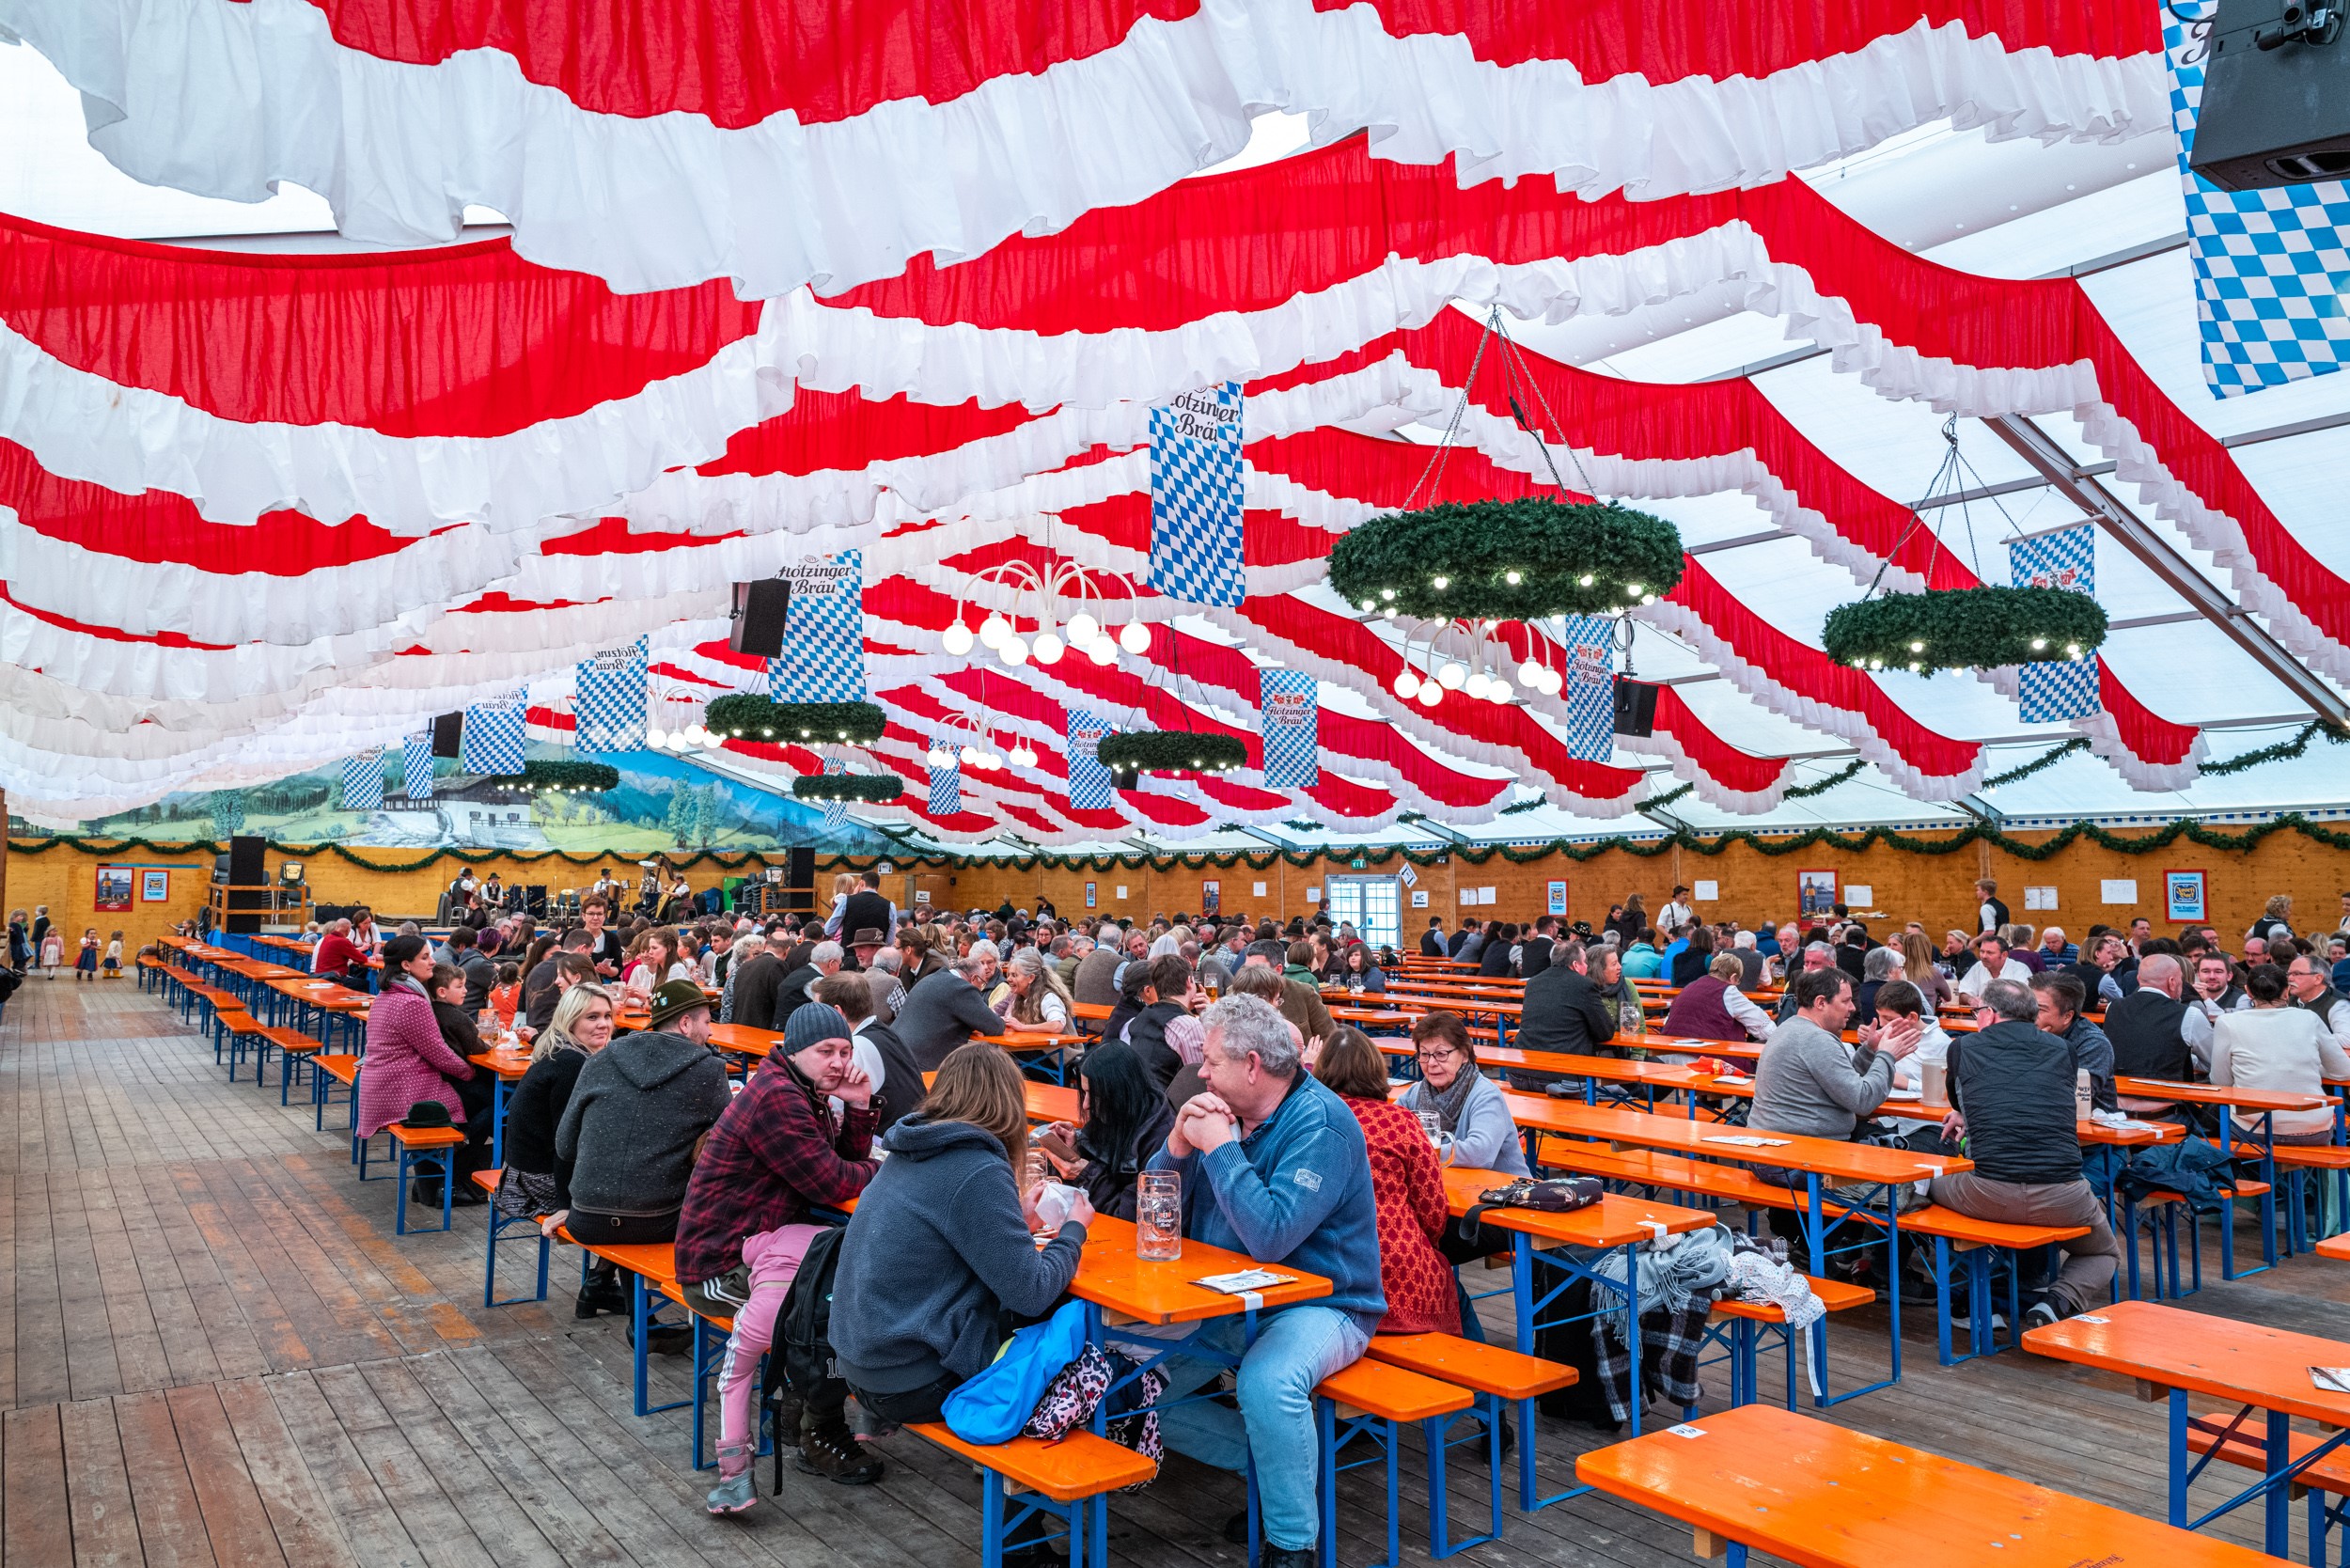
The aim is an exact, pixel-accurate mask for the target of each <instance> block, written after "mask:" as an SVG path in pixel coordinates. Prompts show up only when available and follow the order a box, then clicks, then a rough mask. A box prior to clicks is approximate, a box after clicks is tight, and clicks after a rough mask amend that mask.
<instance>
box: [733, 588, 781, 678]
mask: <svg viewBox="0 0 2350 1568" xmlns="http://www.w3.org/2000/svg"><path fill="white" fill-rule="evenodd" d="M790 609H791V584H790V583H787V582H785V581H784V580H783V579H782V578H780V577H761V578H760V579H759V580H758V581H756V582H749V583H737V584H735V585H734V619H733V621H732V623H731V624H730V625H729V627H728V628H727V647H729V649H731V650H733V651H735V652H737V653H753V654H758V655H760V656H761V657H764V658H770V659H772V658H774V657H775V656H776V654H778V653H781V652H782V651H783V622H784V617H785V615H786V613H787V612H788V611H789V610H790Z"/></svg>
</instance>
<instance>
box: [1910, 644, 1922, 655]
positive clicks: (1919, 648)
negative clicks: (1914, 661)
mask: <svg viewBox="0 0 2350 1568" xmlns="http://www.w3.org/2000/svg"><path fill="white" fill-rule="evenodd" d="M1909 651H1911V652H1912V653H1923V652H1924V651H1926V645H1925V644H1924V643H1922V642H1913V643H1911V644H1910V645H1909Z"/></svg>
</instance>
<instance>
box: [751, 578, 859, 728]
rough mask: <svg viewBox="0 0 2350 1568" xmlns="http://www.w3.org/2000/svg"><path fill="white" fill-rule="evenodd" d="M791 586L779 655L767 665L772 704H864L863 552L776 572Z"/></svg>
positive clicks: (768, 686)
mask: <svg viewBox="0 0 2350 1568" xmlns="http://www.w3.org/2000/svg"><path fill="white" fill-rule="evenodd" d="M776 576H778V577H781V578H782V579H783V580H784V581H786V582H788V583H790V584H791V607H790V608H789V609H788V610H787V611H786V612H785V614H784V618H783V652H782V653H781V654H780V655H778V656H777V657H776V658H772V659H769V660H768V661H767V695H768V697H769V698H772V699H773V700H775V701H777V702H862V701H864V700H865V552H864V551H862V550H841V551H838V552H836V553H835V554H832V555H829V556H810V557H807V559H805V560H797V561H793V562H792V563H791V565H789V566H787V567H785V568H784V569H783V570H782V571H781V572H777V573H776Z"/></svg>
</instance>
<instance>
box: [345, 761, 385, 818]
mask: <svg viewBox="0 0 2350 1568" xmlns="http://www.w3.org/2000/svg"><path fill="white" fill-rule="evenodd" d="M343 809H344V810H346V811H381V810H383V809H384V753H383V751H382V750H381V749H378V750H374V751H363V752H361V753H359V755H358V756H356V757H346V758H344V759H343Z"/></svg>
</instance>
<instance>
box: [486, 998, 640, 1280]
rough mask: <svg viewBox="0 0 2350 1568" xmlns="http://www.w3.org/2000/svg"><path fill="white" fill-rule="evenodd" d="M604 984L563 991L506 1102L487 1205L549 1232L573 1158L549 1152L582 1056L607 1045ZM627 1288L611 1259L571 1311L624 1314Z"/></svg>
mask: <svg viewBox="0 0 2350 1568" xmlns="http://www.w3.org/2000/svg"><path fill="white" fill-rule="evenodd" d="M617 1005H618V1003H617V1000H616V998H615V997H614V996H613V994H612V990H611V988H610V987H609V986H605V985H602V984H599V983H597V982H595V981H592V980H583V981H581V982H580V983H578V984H576V985H573V986H572V988H571V989H570V990H568V991H566V992H564V993H563V997H562V1000H560V1001H558V1002H556V1004H555V1017H554V1019H553V1020H552V1021H551V1022H549V1024H548V1025H547V1027H545V1028H543V1029H541V1030H540V1031H539V1037H538V1038H537V1039H536V1040H534V1041H532V1042H531V1043H530V1070H529V1071H528V1072H526V1073H525V1074H523V1076H522V1081H521V1082H520V1083H518V1084H516V1085H515V1086H514V1091H513V1093H512V1095H511V1096H510V1097H509V1099H508V1100H507V1103H506V1140H505V1148H504V1151H503V1153H504V1157H505V1161H506V1165H505V1169H504V1172H503V1173H502V1174H501V1175H500V1176H499V1177H498V1184H497V1191H496V1192H495V1193H493V1195H492V1196H491V1202H492V1203H493V1204H494V1205H495V1206H496V1208H497V1212H498V1213H499V1214H501V1215H506V1216H507V1217H508V1218H509V1219H524V1218H529V1217H537V1218H538V1219H539V1221H540V1229H541V1230H543V1231H546V1232H547V1233H548V1234H549V1235H552V1234H554V1233H555V1228H556V1226H557V1225H560V1224H561V1223H563V1220H564V1217H565V1216H566V1215H568V1214H569V1213H570V1211H571V1206H572V1162H571V1161H569V1160H565V1159H558V1158H557V1157H556V1152H555V1129H556V1127H558V1126H560V1125H562V1121H563V1111H564V1107H566V1106H568V1105H570V1104H571V1103H572V1089H573V1087H574V1086H576V1085H577V1084H578V1082H579V1070H580V1069H581V1068H583V1067H585V1066H587V1058H589V1057H592V1056H594V1055H595V1054H596V1053H597V1052H598V1051H601V1050H603V1048H604V1047H605V1046H606V1045H609V1044H611V1043H612V1028H613V1023H614V1019H615V1011H614V1010H615V1008H616V1007H617ZM627 1310H628V1293H627V1292H626V1291H623V1290H622V1289H620V1278H619V1273H618V1272H617V1271H616V1270H615V1269H614V1268H613V1267H612V1265H610V1264H609V1263H605V1264H603V1265H602V1266H601V1268H598V1267H595V1266H591V1267H590V1268H589V1270H588V1275H587V1280H586V1282H584V1283H583V1284H582V1285H581V1286H580V1289H579V1299H578V1301H577V1302H576V1303H574V1304H573V1308H572V1311H573V1315H574V1316H577V1317H583V1318H592V1317H594V1316H595V1315H596V1314H597V1313H598V1312H626V1311H627Z"/></svg>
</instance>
